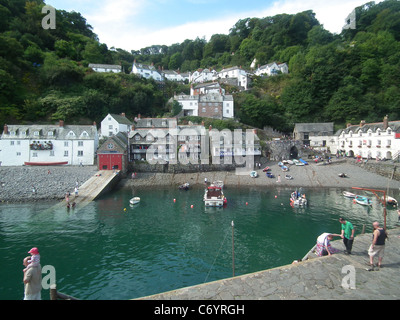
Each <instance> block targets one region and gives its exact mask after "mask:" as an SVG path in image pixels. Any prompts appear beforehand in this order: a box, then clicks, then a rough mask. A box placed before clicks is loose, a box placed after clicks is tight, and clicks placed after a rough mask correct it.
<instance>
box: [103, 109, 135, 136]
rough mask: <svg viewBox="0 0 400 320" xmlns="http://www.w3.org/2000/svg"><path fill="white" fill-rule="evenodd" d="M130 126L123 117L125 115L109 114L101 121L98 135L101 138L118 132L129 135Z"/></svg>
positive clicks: (129, 122) (127, 120) (130, 123)
mask: <svg viewBox="0 0 400 320" xmlns="http://www.w3.org/2000/svg"><path fill="white" fill-rule="evenodd" d="M131 126H132V122H131V121H130V120H129V119H128V118H127V117H126V116H125V113H121V114H120V115H119V114H111V113H109V114H108V115H107V116H106V117H105V118H104V119H103V120H102V121H101V129H100V132H101V134H100V135H101V136H102V137H111V136H112V135H115V134H117V133H118V132H125V133H127V134H129V132H130V130H131Z"/></svg>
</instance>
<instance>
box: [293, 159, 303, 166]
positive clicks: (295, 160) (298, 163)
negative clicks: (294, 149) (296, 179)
mask: <svg viewBox="0 0 400 320" xmlns="http://www.w3.org/2000/svg"><path fill="white" fill-rule="evenodd" d="M293 163H294V164H295V165H296V166H304V163H303V162H300V161H299V160H297V159H293Z"/></svg>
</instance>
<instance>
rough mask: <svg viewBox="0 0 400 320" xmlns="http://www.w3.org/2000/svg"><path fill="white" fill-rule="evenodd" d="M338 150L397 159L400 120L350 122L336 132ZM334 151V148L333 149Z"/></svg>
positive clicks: (399, 147)
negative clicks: (353, 123)
mask: <svg viewBox="0 0 400 320" xmlns="http://www.w3.org/2000/svg"><path fill="white" fill-rule="evenodd" d="M336 147H337V150H336V151H337V152H339V153H342V154H344V155H346V156H348V157H357V156H359V157H361V158H364V159H371V158H372V159H379V160H381V159H397V158H398V157H399V153H400V121H389V120H388V117H387V116H386V117H385V118H384V119H383V122H377V123H365V121H361V122H360V124H359V125H351V124H348V125H347V127H346V128H345V129H341V130H339V131H338V132H337V133H336ZM332 153H336V152H334V150H332Z"/></svg>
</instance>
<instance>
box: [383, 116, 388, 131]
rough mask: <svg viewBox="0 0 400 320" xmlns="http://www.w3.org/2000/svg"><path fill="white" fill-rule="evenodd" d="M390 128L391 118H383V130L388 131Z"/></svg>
mask: <svg viewBox="0 0 400 320" xmlns="http://www.w3.org/2000/svg"><path fill="white" fill-rule="evenodd" d="M388 127H389V118H388V115H386V116H385V117H384V118H383V130H386V129H387V128H388Z"/></svg>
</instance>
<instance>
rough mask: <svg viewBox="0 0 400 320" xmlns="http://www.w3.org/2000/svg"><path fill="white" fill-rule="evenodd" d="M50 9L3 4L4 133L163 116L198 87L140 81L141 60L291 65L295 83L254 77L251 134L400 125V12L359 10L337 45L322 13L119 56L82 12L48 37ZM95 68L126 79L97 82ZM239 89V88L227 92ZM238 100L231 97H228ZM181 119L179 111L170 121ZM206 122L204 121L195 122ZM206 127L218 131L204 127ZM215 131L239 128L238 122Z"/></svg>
mask: <svg viewBox="0 0 400 320" xmlns="http://www.w3.org/2000/svg"><path fill="white" fill-rule="evenodd" d="M44 5H45V3H44V1H42V0H30V1H26V0H0V121H3V122H6V121H7V122H9V123H10V121H11V122H12V121H32V122H35V121H43V120H44V121H55V120H58V118H62V119H64V120H66V121H70V122H79V121H80V120H81V119H86V120H88V121H96V122H99V121H101V120H102V118H103V117H104V116H105V115H106V114H107V113H108V112H112V113H120V112H125V113H126V114H127V115H128V116H135V115H137V114H138V113H140V114H142V115H143V116H158V115H162V114H163V113H165V112H168V111H170V110H169V109H168V108H169V107H168V106H166V100H167V99H168V98H170V97H171V96H173V94H174V92H176V93H179V92H182V91H183V92H186V93H188V90H189V86H188V85H186V86H181V85H179V86H178V85H177V84H174V83H169V82H167V83H166V84H165V85H164V86H163V87H162V88H161V87H160V86H159V84H157V83H156V82H154V81H153V80H146V79H139V78H138V77H136V76H134V75H130V74H129V72H130V71H131V67H132V62H133V60H134V59H136V60H137V62H140V63H146V64H150V63H154V66H155V67H156V68H164V69H174V70H178V69H179V70H180V71H182V72H185V71H194V70H196V69H198V68H215V69H216V70H219V69H222V68H225V67H230V66H235V65H237V66H242V67H243V68H249V67H250V64H251V62H252V61H253V60H254V58H255V59H256V61H257V64H261V65H262V64H266V63H270V62H272V61H278V62H286V63H287V64H288V66H289V72H290V74H289V75H279V76H276V77H271V78H263V77H254V78H253V85H252V88H251V90H250V91H247V92H242V93H235V94H234V99H235V115H236V117H237V118H238V119H239V120H240V121H241V122H242V123H246V124H248V125H252V126H256V127H263V126H266V125H270V126H272V127H274V128H275V129H278V130H282V131H290V130H291V129H292V128H293V125H294V123H295V122H313V121H334V122H335V123H336V125H340V124H345V123H346V122H349V121H350V122H358V121H359V120H360V119H365V120H368V121H381V120H382V118H383V116H384V115H386V114H388V115H389V118H390V119H393V120H394V119H399V118H400V108H399V107H400V103H399V101H400V1H396V0H386V1H382V2H380V3H378V4H375V3H374V2H368V3H366V4H365V5H363V6H360V7H357V8H356V10H355V11H356V22H357V24H356V29H355V30H352V29H348V30H344V31H343V32H342V33H341V34H340V35H336V34H331V33H330V32H329V31H327V30H325V29H324V27H323V26H322V25H321V24H320V23H319V22H318V20H317V19H316V18H315V14H314V12H312V11H310V10H309V11H304V12H299V13H297V14H278V15H275V16H272V17H265V18H244V19H241V20H239V21H238V22H237V23H236V24H235V25H234V26H233V27H232V28H231V29H230V31H229V33H228V34H214V35H213V36H212V37H211V39H210V40H209V41H206V40H205V39H204V38H196V39H194V40H190V39H187V40H185V41H184V42H182V43H176V44H173V45H171V46H165V45H152V46H150V47H146V48H142V49H141V50H138V51H132V52H127V51H125V50H123V49H120V48H111V49H109V48H108V47H107V46H106V45H105V44H102V43H100V42H99V41H98V38H97V35H96V34H94V33H93V31H92V27H91V26H90V25H89V24H88V23H87V21H86V19H85V18H84V17H82V15H81V14H80V13H77V12H74V11H72V12H66V11H63V10H57V11H56V19H57V28H56V29H55V30H44V29H43V28H42V27H41V20H42V18H43V14H42V13H41V8H42V7H43V6H44ZM89 63H105V64H118V65H121V66H122V67H123V70H124V73H121V74H112V73H94V72H93V71H92V70H90V69H88V68H87V66H88V64H89ZM228 89H229V88H228ZM230 92H232V91H230ZM171 111H172V112H173V113H174V114H176V113H178V112H179V110H178V108H177V107H175V108H172V110H171ZM197 120H198V119H197ZM203 121H204V122H205V124H206V125H209V124H211V120H209V119H203ZM212 123H213V124H212V125H213V127H216V126H217V127H219V128H225V127H229V128H235V126H236V125H237V124H236V122H234V121H225V120H224V121H221V122H218V121H213V122H212Z"/></svg>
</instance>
